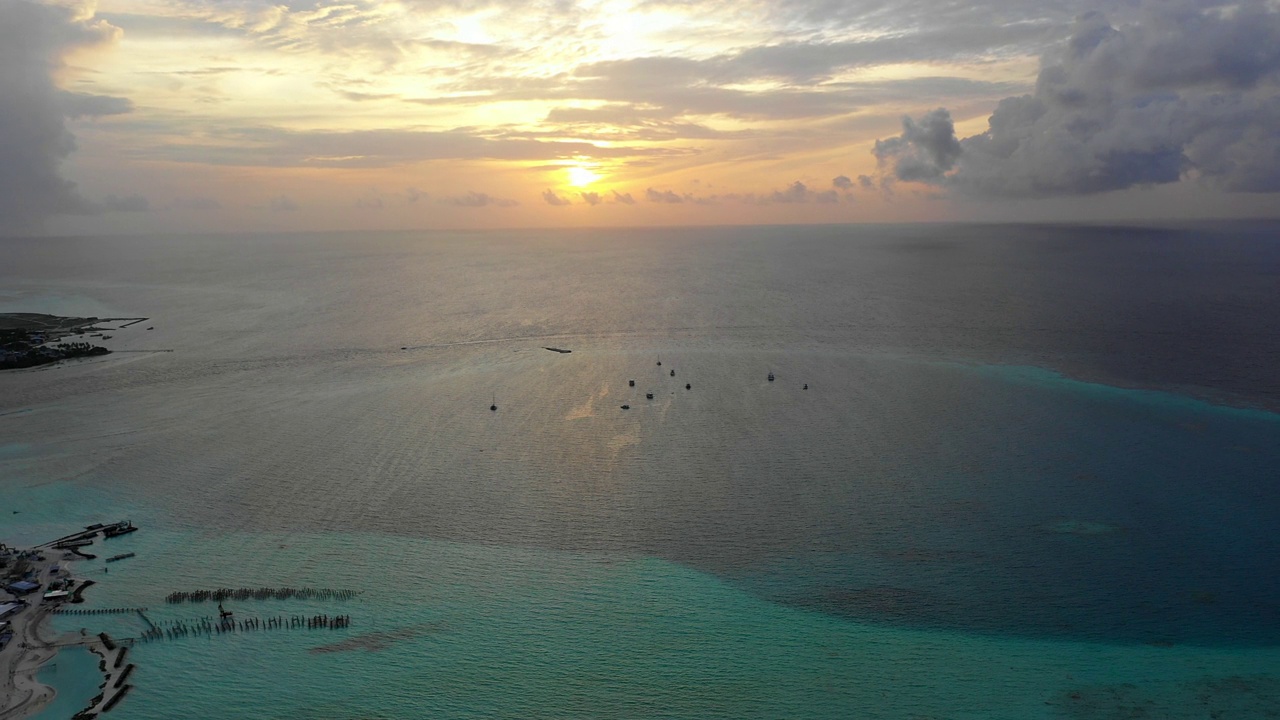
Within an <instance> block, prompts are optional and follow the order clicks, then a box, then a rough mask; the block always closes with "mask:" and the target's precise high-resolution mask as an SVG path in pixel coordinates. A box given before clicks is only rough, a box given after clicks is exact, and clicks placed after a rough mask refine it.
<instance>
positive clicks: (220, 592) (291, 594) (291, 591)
mask: <svg viewBox="0 0 1280 720" xmlns="http://www.w3.org/2000/svg"><path fill="white" fill-rule="evenodd" d="M360 592H361V591H359V590H333V589H330V588H219V589H217V590H193V591H191V592H171V593H169V594H168V595H167V596H165V599H164V600H165V602H167V603H175V604H176V603H184V602H192V603H199V602H210V601H212V602H222V601H223V600H349V599H351V598H353V597H355V596H356V595H359V594H360Z"/></svg>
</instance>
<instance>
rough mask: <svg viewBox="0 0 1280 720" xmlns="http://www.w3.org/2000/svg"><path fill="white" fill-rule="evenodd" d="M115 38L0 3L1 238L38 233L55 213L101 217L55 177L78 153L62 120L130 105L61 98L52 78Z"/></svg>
mask: <svg viewBox="0 0 1280 720" xmlns="http://www.w3.org/2000/svg"><path fill="white" fill-rule="evenodd" d="M118 32H119V31H118V30H117V29H116V28H114V27H112V26H110V25H108V24H107V23H105V22H102V21H93V20H90V19H88V18H87V17H85V16H84V15H82V14H81V13H79V12H78V11H77V10H76V9H74V8H67V7H59V6H52V5H42V4H37V3H32V2H25V1H24V0H0V234H10V233H21V232H28V231H33V230H36V229H38V228H39V226H40V224H41V223H42V222H43V221H44V220H45V219H46V218H48V217H49V216H51V215H55V214H59V213H92V212H98V211H101V210H102V209H103V208H102V206H99V205H95V204H94V203H91V202H88V201H87V200H85V199H84V198H83V197H81V196H80V194H79V193H78V192H77V191H76V188H75V185H74V184H73V183H71V182H69V181H67V180H64V179H63V178H62V177H61V175H60V174H59V166H60V165H61V163H62V161H63V160H65V159H66V158H67V156H69V155H70V154H71V153H72V152H73V151H74V150H75V147H76V145H75V138H74V137H73V136H72V135H71V133H70V132H69V131H68V130H67V126H66V120H67V118H68V117H83V116H95V115H105V114H113V113H117V112H127V111H128V109H129V102H128V101H127V100H123V99H120V98H109V97H104V96H98V95H87V94H80V93H70V92H64V91H62V90H60V89H58V87H57V86H56V85H55V83H54V74H55V73H56V72H57V70H59V69H60V68H61V67H62V64H63V58H64V57H65V56H66V55H67V53H69V52H71V51H73V50H76V49H80V48H86V47H92V46H94V45H99V44H102V43H107V42H110V41H111V40H113V39H114V38H115V37H116V35H117V34H118Z"/></svg>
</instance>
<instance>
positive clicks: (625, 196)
mask: <svg viewBox="0 0 1280 720" xmlns="http://www.w3.org/2000/svg"><path fill="white" fill-rule="evenodd" d="M613 201H614V202H616V203H621V204H623V205H635V204H636V199H635V198H634V197H631V193H620V192H618V191H617V190H614V191H613Z"/></svg>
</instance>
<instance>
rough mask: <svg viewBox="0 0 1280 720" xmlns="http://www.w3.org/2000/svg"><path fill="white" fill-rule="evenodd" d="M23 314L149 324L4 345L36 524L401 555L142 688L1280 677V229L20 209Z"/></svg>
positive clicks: (224, 557) (208, 561)
mask: <svg viewBox="0 0 1280 720" xmlns="http://www.w3.org/2000/svg"><path fill="white" fill-rule="evenodd" d="M18 311H29V312H48V313H56V314H64V315H96V316H99V317H112V318H125V317H146V318H148V319H147V320H146V321H145V322H141V323H138V324H136V325H132V326H130V327H127V328H122V329H119V330H114V331H111V332H110V333H109V334H111V335H112V338H111V339H110V340H106V341H104V344H106V345H108V346H109V347H111V348H112V349H114V350H117V351H119V352H116V353H114V354H112V355H110V356H108V357H106V358H102V359H95V360H93V361H82V362H74V363H68V364H63V365H59V366H55V367H46V368H42V369H36V370H29V371H19V372H5V373H0V542H9V543H19V544H21V543H27V542H41V541H44V540H47V539H51V538H53V537H56V536H59V535H63V534H66V533H68V532H71V531H72V530H74V529H75V528H76V527H77V526H78V525H83V524H86V523H89V522H96V521H108V520H115V519H121V518H130V519H132V520H133V521H134V522H135V523H137V524H139V525H140V526H141V527H142V531H141V532H138V533H135V534H133V535H130V536H128V537H124V538H119V539H113V540H110V541H106V542H101V541H100V542H99V544H98V545H95V546H94V547H93V548H91V551H92V552H96V553H98V554H99V555H100V557H99V559H98V560H94V561H86V562H83V563H80V564H79V565H78V569H79V571H80V572H82V573H83V574H85V575H86V576H88V577H91V578H93V579H95V580H97V581H98V585H96V586H95V587H93V588H91V589H90V591H89V592H88V593H87V597H88V600H89V601H88V602H87V603H86V604H85V605H84V606H83V607H86V608H93V607H98V608H111V607H147V608H148V611H147V613H146V615H147V619H148V620H149V621H151V622H153V623H156V624H157V625H159V626H161V627H162V628H164V627H169V626H171V624H172V623H175V622H186V623H188V624H190V623H192V622H196V621H198V620H199V619H201V618H204V617H206V616H209V615H211V614H216V606H214V605H211V604H182V605H171V604H166V603H165V602H164V597H165V595H167V594H168V593H170V592H172V591H175V590H195V589H201V588H217V587H264V586H265V587H285V586H288V587H317V588H339V589H352V590H360V591H362V593H361V594H360V595H358V596H357V597H356V598H354V599H349V600H305V601H304V600H296V599H295V600H244V601H231V602H228V603H227V606H228V609H229V610H233V611H234V612H235V613H236V616H237V617H239V618H247V617H262V618H266V617H274V616H280V615H283V616H288V615H298V614H315V613H328V614H330V615H333V614H349V615H350V616H351V617H352V626H351V627H350V628H346V629H341V630H264V631H255V632H249V633H244V634H235V635H216V634H215V635H213V636H206V635H203V634H201V635H198V636H186V637H180V638H177V639H165V640H161V641H156V642H149V643H139V644H138V645H136V646H135V647H134V650H133V651H132V661H133V662H136V663H137V665H138V667H137V670H136V672H135V674H134V676H133V678H132V680H131V682H133V683H134V685H135V688H134V690H133V691H132V692H131V693H130V695H129V696H128V698H126V700H125V701H124V702H123V703H121V704H120V705H119V706H117V708H116V709H115V710H113V711H112V713H111V716H112V717H115V718H118V719H119V720H128V719H129V718H140V719H148V720H149V719H152V718H155V719H159V718H170V717H175V716H177V715H179V714H182V715H189V716H193V717H205V718H241V717H261V718H420V717H432V718H602V717H617V718H689V719H691V720H692V719H700V718H725V719H730V718H973V719H974V720H978V719H984V720H985V719H988V718H1009V719H1011V720H1012V719H1015V718H1016V719H1021V718H1116V717H1134V716H1135V715H1133V713H1135V712H1141V713H1146V715H1142V716H1149V717H1162V718H1164V717H1168V718H1203V717H1210V716H1213V715H1212V714H1213V713H1218V715H1217V716H1218V717H1224V718H1255V717H1256V718H1266V717H1276V716H1278V715H1280V489H1278V488H1277V484H1278V483H1280V413H1278V411H1280V225H1275V224H1271V225H1267V224H1234V225H1222V226H1214V227H1184V228H1175V229H1158V228H1080V227H1056V226H973V225H968V226H897V227H891V226H887V227H777V228H750V229H747V228H732V229H730V228H720V229H696V230H695V229H676V230H672V229H664V230H645V231H615V230H573V231H528V232H500V233H499V232H493V233H417V234H409V233H406V234H369V235H358V234H347V235H339V234H334V235H274V236H260V237H154V238H86V239H53V240H29V241H23V240H3V241H0V312H18ZM108 325H109V326H110V327H118V326H119V324H118V323H111V324H108ZM149 327H153V328H154V329H151V330H148V329H147V328H149ZM545 347H555V348H561V349H567V350H572V353H568V354H562V353H556V352H551V351H549V350H547V349H544V348H545ZM159 351H171V352H159ZM659 361H661V363H662V364H661V366H659V365H658V364H657V363H658V362H659ZM672 371H674V372H675V376H674V377H673V376H672V375H671V374H670V373H671V372H672ZM770 372H772V373H773V374H774V376H775V378H776V380H775V381H773V382H770V381H769V380H768V379H767V377H768V375H769V373H770ZM629 380H634V381H635V386H634V387H631V386H630V385H629V383H628V381H629ZM686 383H688V384H689V385H690V386H691V387H690V388H689V389H686V387H685V386H686ZM806 384H807V385H808V389H807V390H806V389H804V386H805V385H806ZM646 393H652V394H653V398H652V399H647V398H646ZM492 402H496V404H497V405H498V410H497V411H496V412H491V411H490V410H489V405H490V403H492ZM624 404H626V405H629V406H630V409H629V410H622V409H621V407H620V406H621V405H624ZM15 511H16V512H15ZM124 552H135V553H136V556H135V557H134V558H131V559H129V560H124V561H121V562H118V563H113V564H111V565H110V566H107V565H106V564H104V563H103V560H102V559H101V558H102V557H106V556H110V555H113V554H117V553H124ZM107 567H110V572H105V570H106V568H107ZM57 625H58V627H59V628H60V629H74V628H80V627H86V628H88V629H89V630H91V631H94V632H96V631H100V630H106V631H108V632H111V633H112V634H113V635H115V636H118V637H131V636H138V635H139V634H140V633H141V632H142V630H143V629H145V626H144V620H143V619H142V618H141V617H139V616H138V615H136V614H134V615H118V616H109V615H93V616H72V615H68V616H62V617H60V618H59V619H58V620H57ZM42 677H43V678H44V679H45V680H46V681H47V682H50V683H52V684H54V685H55V686H56V687H58V689H59V692H60V693H61V696H60V697H61V702H62V704H63V705H69V704H73V703H71V702H70V700H71V699H73V698H74V699H76V700H77V701H79V700H82V699H83V698H84V697H87V696H88V695H91V694H93V692H94V686H95V685H96V683H97V682H98V679H97V678H96V677H95V675H94V673H93V661H92V658H91V657H90V656H87V655H86V656H84V657H81V656H79V655H75V654H74V653H64V654H63V655H62V656H60V657H59V660H58V665H57V667H56V668H50V669H47V670H46V671H45V672H44V674H42ZM65 712H66V708H65V707H61V706H58V707H51V708H50V709H49V712H48V713H46V714H45V715H44V716H43V717H48V718H57V717H62V716H63V714H65Z"/></svg>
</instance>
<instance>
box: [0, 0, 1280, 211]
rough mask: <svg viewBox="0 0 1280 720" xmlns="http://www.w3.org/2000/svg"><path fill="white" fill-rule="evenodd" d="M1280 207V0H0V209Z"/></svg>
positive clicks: (571, 209) (455, 209)
mask: <svg viewBox="0 0 1280 720" xmlns="http://www.w3.org/2000/svg"><path fill="white" fill-rule="evenodd" d="M1278 215H1280V0H1245V1H1244V2H1234V3H1218V2H1214V1H1213V0H1200V1H1195V0H1111V1H1110V2H1099V1H1096V0H1054V1H1053V2H1027V1H1026V0H971V1H970V2H955V1H954V0H430V1H428V0H399V1H397V2H378V1H375V0H336V1H333V2H330V1H328V0H307V1H296V0H218V1H212V0H101V1H100V2H97V3H93V2H84V1H81V0H46V1H43V2H36V1H33V0H0V234H9V235H37V234H105V233H177V232H260V231H308V230H378V229H416V228H493V227H570V226H597V227H598V226H649V225H653V226H661V225H698V224H785V223H844V222H850V223H853V222H903V221H1082V222H1089V221H1108V220H1131V219H1155V220H1181V219H1197V218H1234V217H1276V216H1278Z"/></svg>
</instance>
